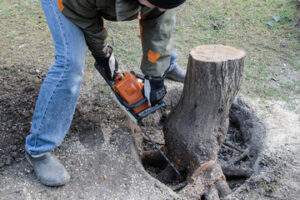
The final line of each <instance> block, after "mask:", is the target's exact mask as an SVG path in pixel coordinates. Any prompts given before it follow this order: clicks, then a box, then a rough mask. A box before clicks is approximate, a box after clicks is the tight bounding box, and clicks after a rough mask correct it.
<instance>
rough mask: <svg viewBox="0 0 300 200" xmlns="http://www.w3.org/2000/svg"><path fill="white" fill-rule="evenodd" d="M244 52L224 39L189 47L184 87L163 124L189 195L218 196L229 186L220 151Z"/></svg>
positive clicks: (186, 193) (167, 149)
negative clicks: (183, 173)
mask: <svg viewBox="0 0 300 200" xmlns="http://www.w3.org/2000/svg"><path fill="white" fill-rule="evenodd" d="M244 58H245V52H244V51H242V50H238V49H236V48H233V47H229V46H223V45H203V46H198V47H196V48H194V49H192V50H191V53H190V56H189V62H188V68H187V75H186V79H185V84H184V89H183V93H182V96H181V99H180V101H179V103H178V104H177V106H176V107H175V108H174V109H173V110H172V111H171V113H170V115H169V116H168V118H167V120H166V122H165V124H164V137H165V143H166V144H165V148H166V151H167V154H168V157H169V158H170V159H171V160H172V162H173V163H174V164H175V165H176V167H177V168H178V169H179V170H180V171H184V172H186V173H187V179H188V181H189V184H188V185H187V186H186V187H185V188H184V189H183V190H181V193H182V194H184V195H185V196H187V197H189V198H190V199H201V198H204V199H219V198H220V197H224V196H226V195H227V194H228V193H229V192H230V189H229V187H228V185H227V183H226V180H225V176H224V174H223V172H222V169H221V166H220V164H219V163H218V159H217V153H218V151H219V149H220V147H221V145H222V143H223V141H224V139H225V136H226V133H227V129H228V125H229V121H228V118H229V117H228V115H229V109H230V106H231V104H232V102H233V100H234V98H235V96H236V94H237V92H238V90H239V88H240V82H241V78H242V73H243V67H244Z"/></svg>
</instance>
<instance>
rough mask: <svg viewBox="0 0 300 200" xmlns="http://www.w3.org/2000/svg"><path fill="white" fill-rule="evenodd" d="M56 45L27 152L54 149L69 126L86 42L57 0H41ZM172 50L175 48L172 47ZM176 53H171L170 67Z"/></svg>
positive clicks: (40, 152)
mask: <svg viewBox="0 0 300 200" xmlns="http://www.w3.org/2000/svg"><path fill="white" fill-rule="evenodd" d="M41 3H42V7H43V10H44V13H45V16H46V19H47V23H48V26H49V29H50V32H51V34H52V37H53V43H54V47H55V62H54V63H53V65H52V66H51V68H50V70H49V72H48V73H47V76H46V78H45V80H44V82H43V84H42V87H41V89H40V93H39V97H38V100H37V102H36V106H35V110H34V115H33V119H32V125H31V129H30V135H28V136H27V137H26V145H25V149H26V152H27V153H29V154H31V155H39V154H42V153H45V152H49V151H53V150H54V149H55V148H56V147H57V146H59V145H60V143H61V142H62V141H63V139H64V137H65V135H66V133H67V132H68V129H69V128H70V125H71V121H72V118H73V114H74V111H75V106H76V103H77V99H78V96H79V90H80V85H81V81H82V77H83V73H84V66H85V55H86V42H85V38H84V34H83V32H82V31H81V30H80V29H79V28H78V27H77V26H76V25H74V24H73V23H72V22H71V21H69V20H68V19H67V18H66V17H65V16H64V15H62V13H61V12H60V11H59V9H58V5H57V0H41ZM172 52H174V51H172ZM176 58H177V56H176V54H175V52H174V53H172V59H171V63H170V68H169V69H171V68H172V66H173V64H174V63H175V60H176Z"/></svg>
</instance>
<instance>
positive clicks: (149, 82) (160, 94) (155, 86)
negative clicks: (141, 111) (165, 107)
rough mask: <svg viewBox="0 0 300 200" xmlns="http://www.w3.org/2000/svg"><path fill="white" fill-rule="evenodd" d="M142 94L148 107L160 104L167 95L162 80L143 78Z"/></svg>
mask: <svg viewBox="0 0 300 200" xmlns="http://www.w3.org/2000/svg"><path fill="white" fill-rule="evenodd" d="M143 94H144V96H145V97H146V98H147V100H148V104H149V106H154V105H156V104H158V103H160V102H161V101H162V99H163V98H164V97H165V95H166V94H167V89H166V86H165V84H164V78H155V77H149V76H145V79H144V88H143Z"/></svg>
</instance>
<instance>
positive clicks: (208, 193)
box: [179, 160, 231, 200]
mask: <svg viewBox="0 0 300 200" xmlns="http://www.w3.org/2000/svg"><path fill="white" fill-rule="evenodd" d="M230 192H231V190H230V188H229V186H228V184H227V183H226V179H225V176H224V174H223V172H222V169H221V166H220V164H219V163H218V162H217V161H214V160H212V161H208V162H206V163H204V164H202V165H201V166H200V167H199V168H198V169H197V170H195V172H194V173H193V175H192V176H191V177H190V183H189V184H188V185H187V186H186V187H185V188H183V189H182V190H181V191H180V192H179V193H180V194H182V195H184V196H186V197H188V198H189V199H191V200H198V199H201V198H202V199H207V200H208V199H209V200H211V199H212V200H215V199H216V200H217V199H220V198H223V197H225V196H227V195H228V194H229V193H230Z"/></svg>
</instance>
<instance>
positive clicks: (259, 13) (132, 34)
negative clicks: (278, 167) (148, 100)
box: [0, 0, 300, 112]
mask: <svg viewBox="0 0 300 200" xmlns="http://www.w3.org/2000/svg"><path fill="white" fill-rule="evenodd" d="M297 4H299V3H298V1H296V0H264V1H261V0H251V1H244V0H235V1H231V0H211V1H205V0H187V2H186V3H185V4H183V6H181V7H179V8H178V9H177V26H176V33H175V38H174V47H175V49H176V51H177V53H178V55H179V59H178V62H179V64H181V65H182V66H186V64H187V58H188V54H189V51H190V50H191V48H193V47H194V46H197V45H201V44H224V45H231V46H235V47H237V48H241V49H244V50H245V51H246V52H247V58H246V61H245V72H244V81H243V84H242V88H241V92H240V94H241V95H247V96H250V97H252V98H260V99H261V102H264V101H266V100H284V101H286V102H287V103H288V104H289V105H293V104H295V99H297V98H298V99H299V81H298V80H299V77H300V74H299V73H300V62H299V61H300V53H299V52H300V43H299V38H298V37H299V33H300V32H299V17H300V16H299V14H297V12H298V13H299V11H297ZM298 6H299V5H298ZM270 22H272V23H270ZM270 24H271V25H270ZM0 26H1V29H2V30H1V32H0V39H1V46H0V64H5V65H12V64H20V63H22V64H24V65H25V66H26V65H29V66H34V67H36V68H45V70H46V69H48V68H49V65H50V64H51V62H52V60H53V55H54V51H53V46H52V39H51V35H50V33H49V30H48V27H47V23H46V20H45V17H44V14H43V11H42V8H41V5H40V1H38V0H26V1H9V0H2V1H0ZM105 26H107V27H108V28H109V38H108V40H107V41H108V43H109V44H110V45H112V46H113V47H114V48H115V53H116V56H117V59H118V61H119V63H120V66H121V69H123V70H129V69H130V70H136V71H138V70H139V65H140V60H141V45H140V39H139V25H138V21H137V20H134V21H131V22H105ZM87 55H88V56H87V62H86V63H87V65H88V66H93V58H92V57H91V56H90V53H88V54H87ZM296 110H297V109H296ZM297 112H299V108H298V111H297Z"/></svg>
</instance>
